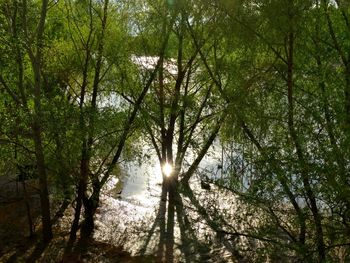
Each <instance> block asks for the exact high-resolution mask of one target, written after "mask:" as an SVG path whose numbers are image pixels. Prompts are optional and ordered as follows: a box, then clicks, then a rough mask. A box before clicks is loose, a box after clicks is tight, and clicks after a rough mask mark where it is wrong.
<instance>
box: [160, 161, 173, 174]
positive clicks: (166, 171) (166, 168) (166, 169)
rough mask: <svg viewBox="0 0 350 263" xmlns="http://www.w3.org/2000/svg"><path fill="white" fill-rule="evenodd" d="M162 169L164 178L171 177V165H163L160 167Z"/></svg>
mask: <svg viewBox="0 0 350 263" xmlns="http://www.w3.org/2000/svg"><path fill="white" fill-rule="evenodd" d="M162 168H163V169H162V170H163V173H164V174H165V176H167V177H169V176H170V175H171V173H172V172H173V167H172V166H171V164H169V163H165V164H164V165H163V167H162Z"/></svg>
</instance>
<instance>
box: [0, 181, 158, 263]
mask: <svg viewBox="0 0 350 263" xmlns="http://www.w3.org/2000/svg"><path fill="white" fill-rule="evenodd" d="M26 190H27V198H26V199H25V198H24V194H23V188H22V185H21V183H19V184H18V185H17V183H16V181H15V180H14V179H12V180H9V179H6V178H4V177H0V193H1V195H0V262H72V263H73V262H74V263H75V262H76V263H79V262H125V263H127V262H130V263H133V262H135V263H136V262H156V261H157V260H156V259H155V258H154V257H152V256H143V257H142V258H141V257H138V256H132V255H131V254H130V253H128V252H126V251H124V250H123V248H122V247H118V246H114V245H111V244H109V243H106V242H101V241H97V240H90V241H89V242H87V243H85V244H84V246H83V247H81V246H79V245H77V246H75V247H74V249H73V252H71V253H70V254H69V255H66V256H63V255H64V251H65V249H66V243H67V240H68V237H69V231H67V227H65V228H64V227H63V228H62V224H63V225H66V226H69V222H67V220H68V219H67V217H66V216H64V217H61V216H62V213H61V212H62V211H60V212H59V210H60V209H62V208H63V209H64V210H65V211H66V212H65V214H67V213H68V214H71V213H72V212H73V208H72V207H71V206H67V207H53V211H56V216H54V217H53V221H56V224H55V223H54V229H53V230H54V239H53V240H52V241H51V242H50V243H49V244H42V243H41V242H40V202H39V195H38V191H37V188H36V182H35V180H33V181H28V182H27V183H26ZM25 200H27V201H28V204H29V205H30V214H31V217H32V220H33V225H34V228H35V234H34V236H32V237H30V235H29V225H28V216H27V214H28V213H27V209H26V205H25ZM66 208H67V209H66ZM68 218H69V217H68ZM58 220H59V221H60V222H59V224H58V223H57V221H58ZM62 220H63V222H62ZM64 220H66V222H64ZM68 221H69V220H68ZM68 229H69V228H68Z"/></svg>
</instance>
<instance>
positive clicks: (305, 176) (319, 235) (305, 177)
mask: <svg viewBox="0 0 350 263" xmlns="http://www.w3.org/2000/svg"><path fill="white" fill-rule="evenodd" d="M291 21H292V19H291ZM291 21H290V23H291ZM294 40H295V36H294V33H293V29H291V30H290V32H289V34H288V48H287V50H288V58H287V63H288V64H287V66H288V72H287V91H288V128H289V133H290V136H291V139H292V141H293V143H294V146H295V149H296V154H297V156H298V159H299V163H300V168H301V176H302V182H303V185H304V188H305V193H306V196H307V198H308V199H309V202H310V205H311V212H312V215H313V218H314V223H315V236H316V244H317V251H318V255H319V262H324V261H325V259H326V254H325V245H324V240H323V229H322V222H321V221H322V220H321V215H320V214H319V211H318V207H317V202H316V198H315V195H314V192H313V190H312V187H311V185H310V181H309V180H310V179H309V171H308V168H307V166H308V164H307V162H306V160H305V158H304V154H303V150H302V146H301V144H300V141H299V138H298V135H297V132H296V129H295V126H294V98H293V89H294V82H293V73H294Z"/></svg>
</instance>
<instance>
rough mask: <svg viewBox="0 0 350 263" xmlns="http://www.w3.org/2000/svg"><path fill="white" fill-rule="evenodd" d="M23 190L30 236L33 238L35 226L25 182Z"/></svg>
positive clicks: (23, 182)
mask: <svg viewBox="0 0 350 263" xmlns="http://www.w3.org/2000/svg"><path fill="white" fill-rule="evenodd" d="M22 188H23V198H24V205H25V207H26V212H27V219H28V229H29V236H30V237H32V236H33V235H34V225H33V219H32V213H31V211H30V204H29V196H28V193H27V189H26V182H25V180H23V181H22Z"/></svg>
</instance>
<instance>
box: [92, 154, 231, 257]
mask: <svg viewBox="0 0 350 263" xmlns="http://www.w3.org/2000/svg"><path fill="white" fill-rule="evenodd" d="M218 155H219V151H217V149H216V150H215V151H212V152H211V155H208V156H207V157H206V158H205V160H203V162H202V165H201V169H202V170H206V171H209V174H212V175H214V176H216V175H217V172H216V173H215V174H214V173H213V172H212V170H213V169H215V167H217V164H218V158H219V157H218ZM122 170H124V172H125V174H126V178H120V180H122V181H123V180H124V181H125V182H124V183H123V184H124V186H123V190H122V193H121V194H120V195H118V194H115V192H113V188H115V186H116V185H117V184H118V181H119V179H118V178H115V177H111V179H110V180H109V181H108V182H107V184H106V186H105V188H104V189H103V194H102V196H101V206H100V208H99V211H98V213H97V215H96V231H95V234H94V237H95V238H96V239H97V240H100V241H104V242H108V243H111V244H113V245H116V246H120V245H122V246H123V248H124V249H125V250H127V251H129V252H130V253H132V254H136V253H138V252H139V251H140V248H141V247H142V245H143V244H144V241H145V239H147V235H148V231H149V230H150V229H151V227H152V225H153V223H154V221H155V218H156V212H157V210H158V208H159V202H160V194H161V183H162V175H161V168H160V166H159V163H158V161H157V159H156V157H155V156H153V157H150V158H149V159H148V160H147V161H145V162H142V163H140V164H139V163H138V162H128V163H127V164H124V165H123V167H122ZM192 187H193V189H195V192H196V195H197V196H198V198H199V200H200V201H201V202H202V203H206V202H207V201H206V200H207V199H208V198H209V194H208V192H207V191H206V190H203V189H201V187H200V182H199V180H198V179H196V180H192ZM214 195H216V194H215V192H212V193H211V194H210V198H214V200H217V201H218V200H219V199H218V196H214ZM183 201H184V204H185V205H186V206H187V207H190V206H191V203H190V202H189V200H185V199H184V200H183ZM232 204H233V203H232V200H229V199H227V200H221V202H220V204H216V205H219V206H220V205H221V206H222V209H232ZM191 213H192V212H191ZM191 217H192V218H193V219H194V221H196V223H194V225H193V226H194V230H195V233H196V235H198V237H199V238H201V239H203V240H204V239H205V238H206V237H207V236H208V235H210V236H215V234H214V233H213V231H211V230H210V229H208V226H207V224H205V223H204V221H203V219H201V218H200V217H198V215H195V214H193V215H192V216H191ZM175 221H177V219H176V218H175ZM174 236H175V243H176V244H179V245H180V246H181V241H180V240H179V236H180V229H179V227H178V225H177V224H176V225H175V228H174ZM158 238H159V231H155V233H154V234H153V236H152V238H151V240H150V242H149V244H148V246H147V248H148V249H147V250H146V253H154V251H155V250H154V249H155V248H156V247H157V241H158ZM174 253H175V254H178V255H177V257H178V256H179V251H178V250H176V249H175V251H174ZM208 262H210V261H208Z"/></svg>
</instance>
